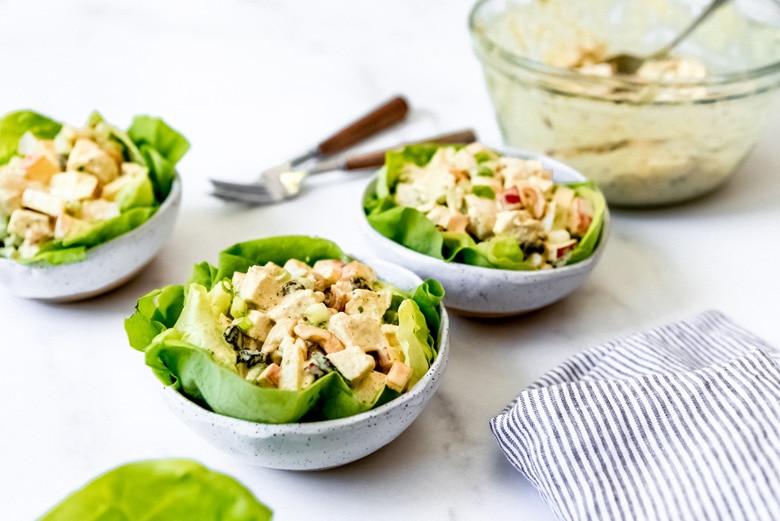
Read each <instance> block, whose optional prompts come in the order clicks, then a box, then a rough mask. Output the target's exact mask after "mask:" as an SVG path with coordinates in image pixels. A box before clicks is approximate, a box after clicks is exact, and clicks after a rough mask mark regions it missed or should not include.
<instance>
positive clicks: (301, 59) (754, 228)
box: [0, 0, 780, 521]
mask: <svg viewBox="0 0 780 521" xmlns="http://www.w3.org/2000/svg"><path fill="white" fill-rule="evenodd" d="M470 4H471V0H457V1H453V0H435V1H428V2H418V1H413V0H396V1H393V2H390V1H384V2H365V1H359V0H331V1H328V2H319V1H315V0H307V1H298V2H285V1H282V0H266V1H262V2H261V1H259V0H258V1H254V2H252V1H248V0H221V1H219V2H216V1H205V0H155V1H154V2H152V1H150V0H140V1H139V0H134V1H130V0H112V1H111V2H105V1H99V0H77V1H55V0H45V1H44V0H39V1H29V0H0V20H3V24H2V25H3V29H2V30H1V31H0V56H2V61H3V66H4V74H3V75H2V80H0V111H2V112H3V113H5V112H8V111H11V110H15V109H18V108H25V107H28V108H33V109H36V110H38V111H41V112H44V113H46V114H49V115H51V116H53V117H56V118H57V119H61V120H66V121H70V122H74V123H79V122H81V121H83V120H84V119H85V118H86V116H87V114H88V113H89V112H90V111H91V110H92V109H95V108H97V109H99V110H100V111H101V112H102V113H103V114H104V116H105V117H106V118H107V119H109V120H110V121H112V122H115V123H118V124H120V125H124V124H126V123H128V122H129V121H130V118H131V117H132V115H134V114H137V113H149V114H154V115H159V116H162V117H164V118H165V119H166V120H167V121H168V122H169V123H171V124H172V125H173V126H174V127H176V128H178V129H179V130H181V131H182V132H183V133H184V134H186V135H187V136H188V137H189V138H190V140H191V142H192V145H193V148H192V150H191V152H190V153H189V154H188V155H187V156H186V157H185V159H184V160H183V161H182V163H181V165H180V167H181V172H182V174H183V177H184V184H185V189H184V198H183V207H182V212H181V215H180V219H179V221H178V223H177V226H176V229H175V232H174V238H173V240H172V241H171V242H170V244H169V245H168V246H167V247H166V248H165V249H164V250H163V252H162V254H161V255H160V256H159V257H158V258H157V259H156V260H155V261H154V262H153V263H152V264H151V265H150V266H149V267H148V269H146V270H145V271H144V272H143V273H142V274H141V275H140V276H139V277H137V278H136V279H134V280H133V281H132V282H131V283H130V284H128V285H126V286H124V287H122V288H120V289H118V290H116V291H114V292H112V293H110V294H108V295H105V296H103V297H99V298H96V299H93V300H88V301H84V302H80V303H74V304H61V305H52V304H44V303H40V302H35V301H27V300H20V299H16V298H12V297H9V296H7V295H6V294H0V321H1V323H0V330H1V331H2V333H0V353H1V355H0V356H1V358H0V396H2V409H0V411H1V412H0V519H3V520H5V521H17V520H19V521H22V520H30V519H34V518H36V517H37V516H39V515H41V514H43V513H44V512H45V511H46V510H47V509H48V508H50V507H51V506H53V505H54V504H55V503H57V502H58V501H59V500H61V499H62V498H63V497H64V496H65V495H66V494H68V493H69V492H70V491H72V490H74V489H75V488H77V487H79V486H81V485H82V484H84V483H85V482H87V481H88V480H89V479H91V478H92V477H94V476H96V475H97V474H99V473H102V472H104V471H106V470H108V469H109V468H111V467H113V466H116V465H119V464H122V463H125V462H128V461H133V460H138V459H146V458H156V457H169V456H175V457H188V458H193V459H196V460H198V461H200V462H202V463H204V464H206V465H208V466H210V467H212V468H215V469H217V470H221V471H224V472H227V473H229V474H231V475H233V476H235V477H237V478H238V479H239V480H241V481H242V482H243V483H245V484H246V485H247V486H248V487H249V488H251V489H252V490H253V491H254V492H255V493H256V495H257V496H258V497H259V498H260V499H261V500H262V501H264V502H266V503H267V504H268V505H269V506H270V507H271V508H272V509H273V510H274V512H275V515H274V519H275V520H279V521H287V520H298V519H306V518H312V516H316V517H313V518H315V519H357V518H360V517H365V516H369V515H370V516H371V518H372V519H375V520H377V521H379V520H385V519H407V520H414V519H424V520H426V521H436V520H473V519H511V518H517V519H524V520H526V521H546V520H550V519H552V516H551V514H550V513H549V511H548V510H547V508H546V507H545V505H544V504H543V502H542V501H541V500H540V499H539V497H538V495H537V493H536V491H535V490H534V489H533V487H532V486H531V485H530V484H529V483H528V482H527V481H526V480H525V479H524V478H522V477H521V476H520V475H519V474H518V473H517V472H515V471H514V470H513V469H512V468H511V466H510V465H509V464H508V463H507V462H506V460H505V459H504V458H503V456H502V454H501V453H500V452H499V449H498V447H497V445H496V444H495V442H494V440H493V438H492V435H491V434H490V431H489V428H488V420H489V418H490V417H491V416H492V415H493V414H495V413H497V412H498V411H500V410H501V408H503V406H504V405H505V404H506V403H507V402H508V401H509V400H511V399H512V398H513V396H514V395H515V394H516V393H518V392H519V391H520V390H521V389H522V388H523V387H524V386H526V385H527V384H529V383H530V382H531V381H532V380H533V379H534V378H535V377H537V376H539V375H540V374H541V373H543V372H544V371H546V370H548V369H550V368H552V367H553V366H554V365H556V364H557V363H559V362H561V361H563V360H564V359H566V358H567V357H569V356H571V355H573V354H575V353H578V352H580V351H581V350H583V349H585V348H587V347H590V346H592V345H594V344H596V343H599V342H602V341H605V340H608V339H611V338H613V337H615V336H617V335H621V334H624V333H627V332H630V331H635V330H637V329H643V328H647V327H651V326H653V325H656V324H659V323H661V322H664V321H668V320H673V319H677V318H682V317H685V316H689V315H691V314H693V313H696V312H698V311H701V310H704V309H709V308H716V309H721V310H723V311H724V312H726V313H727V314H728V315H730V316H731V317H732V318H734V319H735V320H736V321H737V322H739V323H740V324H741V325H743V326H746V327H748V328H749V329H752V330H753V331H755V332H756V333H758V334H759V335H761V336H763V337H764V338H765V339H767V340H768V341H770V342H772V343H773V344H775V345H779V346H780V328H778V320H777V318H778V314H777V313H778V305H777V295H778V294H780V276H779V275H778V270H777V258H778V256H780V246H779V244H780V243H779V242H778V241H777V233H778V231H777V227H778V224H779V223H780V204H778V196H780V172H778V170H779V168H778V165H779V164H780V150H779V149H778V148H777V146H776V141H777V137H776V136H777V135H778V132H780V121H778V118H777V117H775V119H774V120H773V122H772V124H771V125H770V128H768V129H767V131H766V132H765V134H764V136H763V138H762V140H761V141H760V143H759V144H758V146H757V147H756V148H755V150H754V151H753V153H752V154H751V156H750V157H749V158H748V160H747V161H746V162H745V163H744V165H743V167H742V168H741V170H740V172H739V173H738V174H737V176H736V177H735V178H734V179H733V180H732V181H731V182H729V183H728V184H727V185H726V186H724V187H723V188H722V189H721V190H719V191H718V192H717V193H715V194H713V195H712V196H710V197H707V198H705V199H702V200H699V201H696V202H693V203H691V204H687V205H683V206H679V207H675V208H668V209H662V210H652V211H631V212H626V211H622V212H621V211H615V212H614V221H613V233H612V237H611V239H610V243H609V245H608V249H607V251H606V252H605V255H604V257H603V259H602V261H601V263H600V265H599V266H598V267H597V268H596V270H595V271H594V272H593V274H592V276H591V277H590V279H589V280H588V282H587V283H586V285H585V286H584V287H582V288H581V290H580V291H578V292H576V293H575V294H574V295H572V296H571V297H569V298H567V299H566V300H564V301H562V302H560V303H558V304H555V305H553V306H551V307H549V308H547V309H544V310H542V311H540V312H537V313H534V314H531V315H527V316H524V317H521V318H516V319H512V320H506V321H500V322H477V321H471V320H465V319H463V318H459V317H454V318H453V322H452V332H453V340H452V347H453V358H452V361H451V362H452V363H451V365H450V368H449V372H448V374H447V377H446V378H445V381H444V382H443V384H442V388H441V390H440V392H439V394H438V395H437V396H436V397H435V399H434V400H433V401H432V402H431V404H430V405H429V407H428V408H427V409H426V411H425V412H424V413H423V414H422V416H421V417H420V418H419V419H418V420H417V421H416V422H415V423H414V424H413V425H412V427H411V428H410V429H409V430H408V431H407V432H405V433H404V434H403V435H402V436H401V437H400V438H398V439H397V440H396V441H395V442H393V443H392V444H390V445H389V446H387V447H385V448H384V449H382V450H380V451H379V452H377V453H375V454H374V455H372V456H369V457H367V458H365V459H363V460H361V461H359V462H357V463H355V464H352V465H349V466H346V467H342V468H339V469H335V470H329V471H323V472H316V473H301V472H284V471H274V470H267V469H262V468H255V467H252V466H249V465H247V464H245V463H243V462H242V461H239V460H237V459H234V458H232V457H230V456H226V455H224V454H222V453H221V452H218V451H217V450H216V449H214V448H212V447H211V446H209V445H207V444H206V443H205V442H204V441H202V440H201V439H200V438H198V437H197V436H196V435H195V434H194V433H192V432H191V431H189V430H188V429H187V428H186V427H185V426H184V425H183V424H181V423H180V422H179V421H178V420H177V419H175V418H174V417H173V416H172V415H171V414H170V413H169V411H168V410H167V409H166V408H165V406H164V405H163V402H162V400H161V398H160V395H159V384H158V382H157V380H156V379H155V378H154V377H153V376H152V373H151V371H150V370H148V368H147V367H146V366H145V365H144V364H143V360H142V357H141V355H140V354H139V353H137V352H135V351H133V350H132V349H131V348H130V347H128V345H127V340H126V337H125V334H124V330H123V326H122V321H123V320H124V318H125V317H127V316H129V315H130V314H131V313H132V310H133V306H134V304H135V301H136V300H137V298H138V297H139V296H141V295H143V294H145V293H146V292H147V291H149V290H151V289H154V288H156V287H160V286H162V285H164V284H168V283H181V282H183V281H184V280H186V278H187V277H188V276H189V272H190V269H191V267H192V265H193V264H194V263H196V262H200V261H202V260H208V261H210V262H214V261H215V260H216V253H217V252H218V251H219V250H221V249H223V248H224V247H226V246H229V245H230V244H233V243H234V242H238V241H241V240H246V239H250V238H255V237H263V236H270V235H277V234H287V233H310V234H315V235H321V236H326V237H329V238H332V239H334V240H336V241H337V242H338V243H339V244H341V245H342V246H343V247H344V248H345V249H346V250H348V251H351V252H354V253H357V254H367V253H371V252H370V251H367V246H366V245H365V244H364V243H363V241H362V239H361V237H360V234H359V233H358V232H357V228H356V224H355V222H354V218H355V215H356V212H357V206H356V205H357V204H358V201H357V197H358V194H359V193H360V191H361V190H362V188H363V186H364V183H365V182H366V181H367V175H366V174H360V173H359V174H355V173H349V174H348V173H342V172H336V173H330V174H324V175H322V176H321V177H319V178H316V179H313V180H312V182H311V183H309V184H308V185H307V190H306V192H305V193H304V194H302V196H301V197H299V198H298V199H297V200H295V201H291V202H287V203H284V204H281V205H277V206H271V207H263V208H247V207H244V206H241V205H237V204H229V203H225V202H224V201H220V200H217V199H214V198H212V197H210V196H209V195H208V194H207V191H208V182H207V180H208V178H209V177H229V178H233V179H241V178H244V179H249V178H251V177H252V175H253V174H254V173H255V172H257V171H258V170H259V169H260V168H262V167H264V166H268V165H270V164H272V163H274V162H277V161H279V160H281V159H282V158H284V157H286V156H287V155H290V154H292V153H295V152H298V151H300V150H301V149H303V148H304V147H307V146H309V145H311V144H313V143H315V142H316V141H317V140H319V139H320V138H322V137H324V136H325V135H326V134H327V133H329V132H330V131H332V130H334V129H336V128H338V127H340V126H342V125H343V124H344V123H346V122H347V121H348V120H349V119H351V118H352V117H353V116H356V115H357V114H358V113H360V112H361V111H363V110H365V109H368V108H370V107H372V106H375V105H376V104H378V103H379V102H380V101H382V100H384V99H385V98H387V97H390V96H391V95H393V94H396V93H401V94H404V95H405V96H406V97H407V98H408V100H409V101H410V103H411V105H412V107H413V111H412V114H411V117H410V120H409V122H408V123H407V124H406V125H404V126H403V127H400V128H398V129H396V130H393V131H392V132H389V133H387V134H385V135H384V136H382V137H381V138H379V139H376V140H374V141H373V142H370V143H368V144H366V145H364V149H366V150H368V149H373V148H376V147H377V146H380V145H384V144H391V143H393V142H395V141H400V140H409V139H414V138H418V137H423V136H425V135H427V134H435V133H438V132H445V131H449V130H454V129H456V128H460V127H465V126H471V127H473V128H474V129H475V130H477V132H478V133H479V135H480V137H481V138H482V139H483V141H485V142H487V143H489V144H496V145H497V144H499V135H498V129H497V127H496V124H495V122H494V119H493V116H492V113H491V108H490V105H489V102H488V99H487V94H486V91H485V87H484V84H483V81H482V78H481V73H480V70H479V66H478V64H477V62H476V59H475V58H474V56H473V54H472V52H471V48H470V41H469V35H468V32H467V29H466V17H467V13H468V10H469V8H470Z"/></svg>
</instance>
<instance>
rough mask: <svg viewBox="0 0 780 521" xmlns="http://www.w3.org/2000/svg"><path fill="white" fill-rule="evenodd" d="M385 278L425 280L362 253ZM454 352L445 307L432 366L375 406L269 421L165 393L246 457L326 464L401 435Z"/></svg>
mask: <svg viewBox="0 0 780 521" xmlns="http://www.w3.org/2000/svg"><path fill="white" fill-rule="evenodd" d="M361 261H362V262H365V263H366V264H368V265H370V266H371V267H372V268H374V270H375V271H376V273H377V275H378V276H379V278H380V279H382V280H385V281H387V282H390V283H392V284H395V285H396V286H397V287H399V288H402V289H409V288H413V287H416V286H417V285H419V284H420V283H421V282H422V280H421V279H420V278H419V277H417V276H416V275H415V274H414V273H412V272H410V271H409V270H407V269H404V268H401V267H399V266H395V265H393V264H390V263H388V262H384V261H381V260H376V259H361ZM448 358H449V318H448V316H447V311H446V309H445V308H444V306H442V308H441V328H440V330H439V352H438V355H437V357H436V360H434V362H433V364H432V365H431V367H430V369H428V372H427V373H426V374H425V376H423V378H421V379H420V381H418V382H417V383H416V384H415V385H414V387H412V388H411V389H410V390H408V391H407V392H405V393H404V394H402V395H400V396H399V397H398V398H395V399H394V400H392V401H390V402H388V403H386V404H384V405H381V406H379V407H377V408H376V409H372V410H370V411H367V412H364V413H361V414H357V415H355V416H350V417H348V418H340V419H337V420H327V421H319V422H309V423H285V424H266V423H257V422H251V421H246V420H239V419H236V418H231V417H228V416H223V415H220V414H217V413H214V412H212V411H209V410H208V409H204V408H203V407H201V406H200V405H198V404H196V403H194V402H192V401H190V400H189V399H188V398H187V397H185V396H183V395H182V394H180V393H179V392H178V391H176V390H175V389H173V388H170V387H164V388H163V393H162V396H163V399H164V401H165V402H166V404H167V405H168V407H169V408H170V409H171V411H172V412H173V413H174V414H175V415H176V416H177V417H178V418H179V419H181V420H182V421H183V422H184V423H185V424H186V425H188V426H189V427H190V428H192V429H193V430H194V431H195V432H197V433H198V434H199V435H200V436H202V437H203V438H204V439H205V440H206V441H208V442H209V443H211V444H213V445H214V446H216V447H217V448H219V449H221V450H223V451H225V452H228V453H230V454H233V455H235V456H238V457H239V458H240V459H241V460H242V461H245V462H247V463H251V464H254V465H259V466H262V467H267V468H275V469H284V470H321V469H326V468H331V467H337V466H340V465H345V464H347V463H351V462H353V461H356V460H358V459H360V458H363V457H365V456H367V455H369V454H371V453H372V452H374V451H376V450H378V449H380V448H382V447H383V446H385V445H387V444H388V443H390V442H391V441H393V440H394V439H395V438H396V437H398V435H400V434H401V433H402V432H403V431H404V430H405V429H406V428H407V427H408V426H409V425H410V424H411V423H412V422H413V421H414V420H415V419H416V418H417V416H419V415H420V413H421V412H422V411H423V409H424V408H425V406H426V405H427V404H428V402H429V401H430V399H431V398H432V397H433V395H434V394H435V392H436V390H437V389H438V388H439V384H440V382H441V379H442V377H443V376H444V372H445V369H446V367H447V361H448Z"/></svg>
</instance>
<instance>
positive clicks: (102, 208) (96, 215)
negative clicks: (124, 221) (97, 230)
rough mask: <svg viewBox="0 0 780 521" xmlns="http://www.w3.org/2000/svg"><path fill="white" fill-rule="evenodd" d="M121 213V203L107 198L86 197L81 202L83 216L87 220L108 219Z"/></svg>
mask: <svg viewBox="0 0 780 521" xmlns="http://www.w3.org/2000/svg"><path fill="white" fill-rule="evenodd" d="M119 213H120V212H119V205H117V204H116V203H115V202H113V201H106V200H105V199H85V200H84V201H83V202H82V204H81V218H82V219H83V220H85V221H90V222H96V221H107V220H108V219H113V218H114V217H118V216H119Z"/></svg>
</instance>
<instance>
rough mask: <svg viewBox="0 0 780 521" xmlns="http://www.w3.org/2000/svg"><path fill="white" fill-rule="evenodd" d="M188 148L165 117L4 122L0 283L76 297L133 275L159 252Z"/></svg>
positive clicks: (19, 117) (35, 294) (29, 116)
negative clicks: (120, 124)
mask: <svg viewBox="0 0 780 521" xmlns="http://www.w3.org/2000/svg"><path fill="white" fill-rule="evenodd" d="M188 149H189V143H188V141H187V140H186V139H185V138H184V137H183V136H182V135H181V134H179V133H178V132H177V131H176V130H174V129H172V128H171V127H170V126H168V125H167V124H166V123H165V122H164V121H163V120H161V119H159V118H156V117H150V116H136V117H135V118H134V119H133V121H132V123H131V125H130V126H129V127H128V128H127V130H120V129H119V128H117V127H115V126H113V125H111V124H109V123H108V122H106V121H105V120H104V119H103V117H102V116H101V115H100V114H98V113H97V112H95V113H93V114H91V115H90V117H89V118H88V120H87V122H86V124H85V125H84V126H82V127H74V126H71V125H68V124H65V123H60V122H58V121H55V120H52V119H50V118H49V117H47V116H43V115H41V114H38V113H36V112H32V111H17V112H12V113H9V114H7V115H5V116H4V117H3V118H2V119H0V282H2V283H3V284H4V285H5V286H7V287H8V289H9V290H10V291H11V292H12V293H13V294H15V295H17V296H20V297H24V298H33V299H43V300H57V301H67V300H77V299H81V298H87V297H91V296H94V295H97V294H100V293H103V292H105V291H108V290H110V289H112V288H114V287H116V286H118V285H120V284H122V283H124V282H125V281H127V280H128V279H129V278H130V277H132V276H133V275H134V274H135V273H136V272H138V270H140V269H141V268H142V267H143V266H144V265H146V264H147V263H148V262H149V261H150V260H151V259H152V258H153V257H154V256H155V255H156V254H157V253H158V252H159V250H160V249H161V248H162V247H163V246H164V244H165V242H166V241H167V239H168V237H169V236H170V234H171V233H172V230H173V225H174V223H175V219H176V215H177V210H178V207H179V203H180V199H181V183H180V179H179V177H178V174H177V172H176V164H177V163H178V161H179V160H180V159H181V158H182V157H183V156H184V154H185V153H186V152H187V150H188Z"/></svg>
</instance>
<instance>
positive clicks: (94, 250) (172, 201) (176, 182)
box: [0, 172, 182, 270]
mask: <svg viewBox="0 0 780 521" xmlns="http://www.w3.org/2000/svg"><path fill="white" fill-rule="evenodd" d="M181 197H182V183H181V178H180V177H179V174H178V172H177V173H176V175H175V176H174V178H173V182H172V183H171V189H170V191H169V192H168V195H166V196H165V199H164V200H163V202H162V203H161V204H160V205H159V206H158V207H157V210H155V212H154V214H153V215H152V216H151V217H149V219H147V220H146V221H144V222H142V223H141V224H139V225H138V226H136V227H135V228H132V229H130V230H127V231H126V232H124V233H123V234H121V235H117V236H116V237H112V238H111V239H109V240H107V241H105V242H101V243H100V244H96V245H95V246H92V247H91V248H87V249H86V251H85V257H84V258H83V259H81V260H80V261H77V262H66V263H64V264H49V263H46V262H34V263H24V262H19V261H17V260H14V259H8V258H5V257H2V258H0V266H2V264H3V263H4V262H7V263H9V266H15V267H16V269H21V268H25V269H29V270H55V269H57V268H65V267H68V266H76V265H79V264H83V263H85V262H88V261H89V260H90V259H91V258H92V257H95V256H96V255H99V254H100V253H101V252H102V251H103V250H105V249H106V248H107V247H108V246H110V245H113V244H115V243H116V242H117V241H120V240H121V241H122V242H126V241H129V240H132V239H133V237H134V236H136V235H138V234H139V233H141V229H142V228H146V227H147V225H150V224H152V223H155V222H157V221H159V220H160V218H161V216H162V215H164V214H165V213H166V212H167V211H168V210H169V209H170V208H171V207H174V206H176V205H177V204H178V203H179V202H180V201H181Z"/></svg>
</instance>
